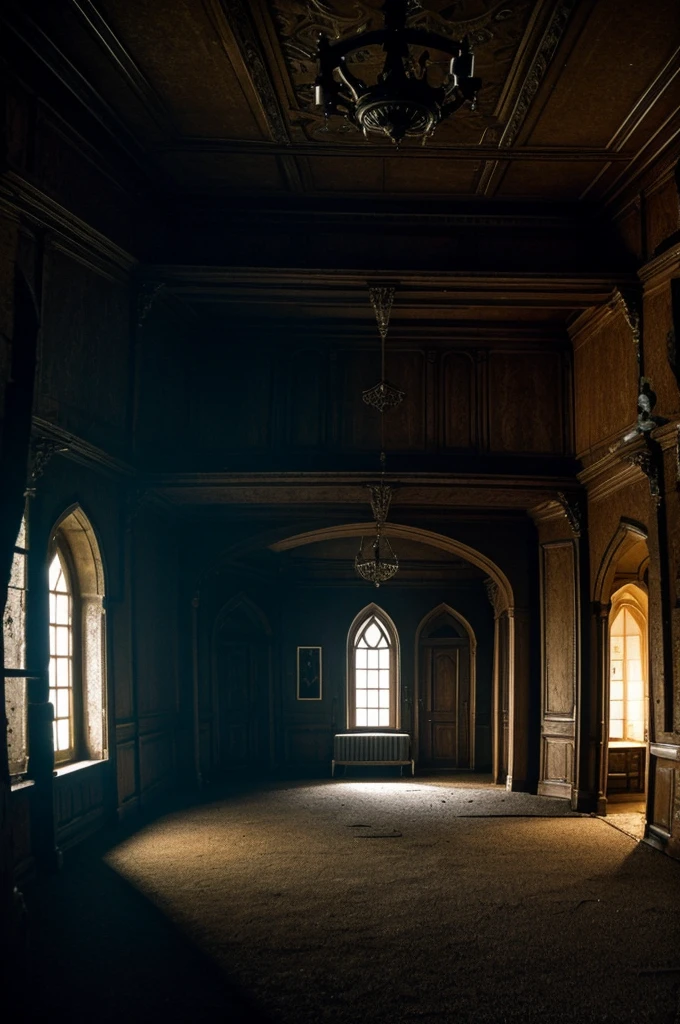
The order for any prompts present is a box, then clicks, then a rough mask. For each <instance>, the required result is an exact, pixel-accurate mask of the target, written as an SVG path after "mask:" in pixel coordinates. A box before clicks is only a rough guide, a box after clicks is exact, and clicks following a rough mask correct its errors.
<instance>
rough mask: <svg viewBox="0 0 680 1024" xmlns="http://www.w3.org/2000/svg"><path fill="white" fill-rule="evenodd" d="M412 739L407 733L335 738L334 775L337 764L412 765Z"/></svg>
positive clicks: (381, 733)
mask: <svg viewBox="0 0 680 1024" xmlns="http://www.w3.org/2000/svg"><path fill="white" fill-rule="evenodd" d="M410 755H411V737H410V736H409V735H408V733H405V732H348V733H338V735H337V736H335V737H334V738H333V761H332V763H331V775H335V766H336V764H400V765H401V764H410V765H411V774H412V775H413V773H414V769H415V766H414V763H413V760H412V758H411V756H410Z"/></svg>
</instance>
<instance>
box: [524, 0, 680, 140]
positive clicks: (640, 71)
mask: <svg viewBox="0 0 680 1024" xmlns="http://www.w3.org/2000/svg"><path fill="white" fill-rule="evenodd" d="M679 53H680V3H678V0H654V3H653V4H647V3H638V2H631V0H623V2H622V0H597V3H595V4H593V7H592V13H591V15H590V17H589V19H588V20H587V22H586V24H585V26H584V28H583V30H582V31H581V33H580V36H579V38H578V40H577V42H576V44H575V45H574V47H573V49H572V50H571V53H569V55H568V56H567V57H566V60H565V63H564V66H563V67H562V69H561V72H560V76H559V78H558V79H557V81H556V82H555V85H554V88H553V89H552V91H551V93H550V95H549V96H548V97H547V99H546V102H545V105H544V106H543V108H542V110H541V115H540V118H539V119H538V121H537V123H536V125H535V127H534V129H533V131H532V132H531V135H530V138H529V140H528V141H529V142H530V143H531V144H533V145H539V146H582V147H588V146H594V147H603V146H608V145H610V144H612V143H615V139H616V135H617V133H618V132H619V129H620V128H621V127H622V126H623V125H624V122H625V121H626V120H627V118H628V117H629V115H630V114H631V112H636V115H637V116H636V118H635V119H636V120H637V118H639V117H640V116H641V115H642V114H643V113H644V110H645V108H646V107H647V106H649V105H650V104H651V103H652V102H653V101H654V100H655V99H657V98H658V95H659V91H660V90H659V88H658V87H657V88H656V89H654V88H652V85H653V83H654V82H655V81H656V79H657V77H658V76H660V75H662V74H663V73H664V69H666V73H665V75H664V78H668V77H669V75H671V74H677V73H678V67H679V66H678V59H677V58H678V54H679ZM674 57H675V59H674V60H673V58H674ZM669 62H672V67H667V65H668V64H669ZM663 84H665V82H659V83H658V86H662V85H663Z"/></svg>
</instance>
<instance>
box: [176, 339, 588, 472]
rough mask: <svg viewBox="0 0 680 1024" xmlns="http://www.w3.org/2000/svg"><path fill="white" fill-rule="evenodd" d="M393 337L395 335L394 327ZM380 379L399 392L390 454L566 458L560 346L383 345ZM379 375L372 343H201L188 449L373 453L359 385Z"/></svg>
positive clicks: (567, 390)
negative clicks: (284, 345)
mask: <svg viewBox="0 0 680 1024" xmlns="http://www.w3.org/2000/svg"><path fill="white" fill-rule="evenodd" d="M395 333H396V332H395ZM386 375H387V378H388V380H390V382H392V383H393V384H394V385H395V386H397V387H399V388H401V389H402V390H404V391H405V392H406V398H405V400H404V402H403V403H402V404H401V405H400V406H399V407H398V408H397V409H394V410H391V411H390V412H389V413H387V414H386V415H385V443H386V445H387V447H388V449H390V450H391V451H399V452H414V453H415V452H421V453H422V452H436V451H440V452H445V451H470V450H472V451H480V452H496V453H533V454H548V455H568V454H570V453H571V451H572V449H573V443H572V438H571V427H570V423H571V416H570V406H571V360H570V356H569V353H568V350H567V347H566V346H565V345H564V344H560V343H556V342H555V341H554V340H547V341H546V342H545V343H543V344H533V345H532V344H529V343H527V344H522V343H515V344H510V343H508V344H503V345H499V346H497V347H494V346H492V345H486V346H484V347H480V346H476V345H474V344H472V343H469V344H467V345H466V344H464V343H456V345H455V347H453V346H447V344H446V343H438V344H437V345H435V344H434V343H433V345H432V346H429V347H423V346H420V345H415V344H412V343H409V342H408V341H405V340H400V339H399V338H398V337H397V338H395V340H394V341H393V342H392V343H391V346H390V350H389V352H388V356H387V367H386ZM379 379H380V361H379V353H378V350H377V347H374V346H370V347H369V346H367V345H366V344H362V345H358V344H352V342H351V341H350V340H349V339H347V340H340V339H339V340H338V341H337V342H335V343H333V344H331V345H330V346H329V345H325V346H324V347H323V348H322V347H319V346H318V345H316V346H315V345H313V344H311V343H310V345H309V346H308V347H304V348H301V347H297V346H294V345H293V346H290V347H287V348H283V350H282V348H281V347H279V348H276V349H273V348H271V347H270V346H269V345H268V344H267V342H266V341H265V340H264V339H263V338H262V337H251V336H250V335H249V334H248V333H247V332H246V333H243V332H241V333H240V334H239V333H238V329H236V337H234V338H232V340H231V341H230V344H229V345H223V346H219V345H215V344H214V341H213V343H212V344H211V343H210V340H209V339H206V340H205V348H204V350H203V351H202V353H201V358H200V361H199V360H196V365H195V369H194V374H193V380H192V387H191V396H190V404H191V412H190V417H191V420H190V427H189V433H188V435H185V436H184V437H182V438H180V439H179V440H180V444H182V443H183V444H185V445H190V446H191V448H192V451H193V452H194V455H195V456H198V457H200V454H199V453H201V452H203V453H213V452H215V450H216V443H217V442H219V446H220V451H221V452H222V453H224V454H225V455H228V454H229V453H231V452H233V453H234V454H236V453H242V452H244V451H247V450H251V451H258V450H259V451H264V450H267V451H270V452H271V451H279V452H281V451H286V450H290V451H298V452H302V451H311V450H318V449H333V450H334V451H339V452H356V451H371V450H375V449H376V447H377V446H378V445H379V439H380V422H379V417H378V415H377V414H376V412H375V410H373V409H371V408H370V407H369V406H367V405H366V404H365V403H364V402H363V400H362V391H363V390H365V389H366V388H369V387H371V386H372V385H373V384H374V383H377V381H378V380H379Z"/></svg>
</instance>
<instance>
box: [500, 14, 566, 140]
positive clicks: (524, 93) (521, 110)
mask: <svg viewBox="0 0 680 1024" xmlns="http://www.w3.org/2000/svg"><path fill="white" fill-rule="evenodd" d="M575 6H576V0H563V2H562V3H559V4H558V5H557V7H556V9H555V12H554V14H553V16H552V19H551V21H550V24H549V25H548V28H547V29H546V31H545V33H544V35H543V38H542V40H541V44H540V46H539V49H538V52H537V54H536V56H535V57H534V60H533V63H532V65H531V67H530V69H529V72H528V74H527V76H526V78H525V80H524V85H523V86H522V90H521V92H520V94H519V97H518V99H517V102H516V104H515V108H514V110H513V112H512V115H511V117H510V120H509V121H508V124H507V127H506V129H505V131H504V132H503V136H502V138H501V146H511V145H512V143H513V142H514V141H515V138H516V137H517V133H518V132H519V130H520V128H521V127H522V125H523V124H524V120H525V118H526V116H527V113H528V111H529V107H530V106H531V103H532V100H533V98H534V96H535V95H536V93H537V92H538V87H539V85H540V84H541V82H542V81H543V78H544V77H545V73H546V71H547V70H548V66H549V64H550V62H551V60H552V59H553V57H554V55H555V51H556V50H557V47H558V45H559V42H560V39H561V38H562V36H563V34H564V30H565V28H566V26H567V22H568V21H569V17H570V15H571V12H572V11H573V9H574V7H575Z"/></svg>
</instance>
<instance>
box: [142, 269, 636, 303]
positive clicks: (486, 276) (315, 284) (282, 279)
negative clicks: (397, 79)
mask: <svg viewBox="0 0 680 1024" xmlns="http://www.w3.org/2000/svg"><path fill="white" fill-rule="evenodd" d="M146 274H147V276H148V277H149V278H151V279H154V280H163V281H165V282H166V284H167V287H168V288H169V289H172V290H176V291H178V292H179V293H180V294H184V295H186V296H189V295H193V296H195V297H200V296H201V295H206V296H210V297H212V298H218V297H223V298H224V300H225V301H240V302H243V301H244V300H246V299H247V298H248V296H250V297H251V298H252V299H253V301H256V302H262V301H263V300H265V299H269V298H272V299H279V300H281V301H282V302H285V301H289V302H295V303H296V304H298V305H299V304H300V303H305V304H309V303H311V304H314V305H318V303H319V301H320V300H322V301H323V302H324V303H328V302H332V303H335V304H338V305H340V306H342V305H344V304H350V305H353V304H354V303H355V302H356V301H357V299H358V297H359V295H363V296H364V297H365V292H366V282H367V280H368V281H369V282H370V281H371V280H372V277H371V273H370V272H369V271H354V270H347V271H345V270H335V271H330V270H308V269H306V268H296V269H292V270H291V269H270V268H259V267H252V268H243V267H224V266H222V267H216V266H194V265H181V264H157V265H155V266H149V267H147V268H146ZM394 276H395V277H398V278H399V282H400V286H399V288H400V296H403V299H404V303H405V304H406V305H407V304H408V303H409V302H413V301H414V300H415V302H416V304H423V303H428V304H431V303H432V302H435V303H437V302H441V304H442V308H448V307H450V306H452V305H456V304H458V303H460V304H461V305H465V306H466V307H470V306H475V305H477V306H487V305H489V306H498V295H499V292H502V294H503V296H504V299H505V300H507V304H508V305H509V306H510V305H517V304H518V303H519V302H521V303H524V304H526V305H527V306H536V307H546V308H551V309H576V308H579V307H584V308H585V307H591V306H597V305H601V304H604V303H606V302H608V301H609V299H610V297H611V294H612V286H613V285H615V284H616V279H615V278H614V279H613V278H612V276H609V275H607V276H600V275H596V274H583V275H581V276H578V275H566V274H541V275H528V274H498V273H493V272H489V273H484V272H480V273H478V274H465V273H458V272H456V271H450V272H433V271H431V270H424V271H419V272H415V273H414V272H413V271H411V270H403V271H402V270H400V271H398V272H397V271H395V274H394ZM364 301H365V299H364Z"/></svg>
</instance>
